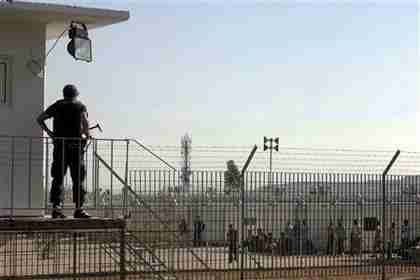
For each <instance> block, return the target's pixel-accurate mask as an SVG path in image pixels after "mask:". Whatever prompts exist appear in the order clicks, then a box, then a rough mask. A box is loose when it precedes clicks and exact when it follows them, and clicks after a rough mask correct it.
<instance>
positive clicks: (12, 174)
mask: <svg viewBox="0 0 420 280" xmlns="http://www.w3.org/2000/svg"><path fill="white" fill-rule="evenodd" d="M15 139H16V138H15V137H14V136H12V138H11V140H12V143H11V145H12V146H11V149H10V154H11V160H10V219H13V213H14V210H15V209H14V208H15V203H14V196H15V141H16V140H15Z"/></svg>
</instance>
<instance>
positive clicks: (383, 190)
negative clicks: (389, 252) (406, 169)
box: [382, 150, 400, 280]
mask: <svg viewBox="0 0 420 280" xmlns="http://www.w3.org/2000/svg"><path fill="white" fill-rule="evenodd" d="M399 155H400V150H397V151H396V152H395V154H394V156H393V157H392V159H391V161H390V162H389V163H388V166H387V167H386V168H385V170H384V172H383V173H382V280H386V276H385V242H386V238H385V235H386V232H387V230H386V184H385V177H386V175H387V174H388V172H389V170H390V169H391V167H392V166H393V165H394V162H395V161H396V160H397V158H398V156H399Z"/></svg>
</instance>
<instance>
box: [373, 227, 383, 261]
mask: <svg viewBox="0 0 420 280" xmlns="http://www.w3.org/2000/svg"><path fill="white" fill-rule="evenodd" d="M381 245H382V229H381V224H380V223H379V222H378V224H377V225H376V229H375V237H374V240H373V254H374V256H375V257H377V254H379V253H380V252H381V247H382V246H381Z"/></svg>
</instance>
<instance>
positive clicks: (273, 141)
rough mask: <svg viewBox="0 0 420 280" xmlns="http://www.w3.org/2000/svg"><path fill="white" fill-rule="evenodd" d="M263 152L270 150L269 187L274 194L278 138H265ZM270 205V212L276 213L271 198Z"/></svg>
mask: <svg viewBox="0 0 420 280" xmlns="http://www.w3.org/2000/svg"><path fill="white" fill-rule="evenodd" d="M267 144H268V145H267ZM273 144H274V145H273ZM263 150H264V151H266V150H270V169H269V170H270V172H269V174H268V176H269V179H268V186H269V189H270V192H272V191H273V150H275V151H277V152H278V151H279V138H278V137H276V138H268V137H266V136H264V147H263ZM269 196H270V197H273V195H272V193H270V194H269ZM269 205H271V206H272V207H269V208H270V210H271V211H270V212H274V209H273V208H274V203H273V201H272V200H271V198H270V203H269ZM270 212H269V213H270ZM273 218H274V214H273ZM268 220H269V221H270V215H268Z"/></svg>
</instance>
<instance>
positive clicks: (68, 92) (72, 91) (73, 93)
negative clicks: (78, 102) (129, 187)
mask: <svg viewBox="0 0 420 280" xmlns="http://www.w3.org/2000/svg"><path fill="white" fill-rule="evenodd" d="M63 96H64V98H75V97H77V96H79V91H78V90H77V88H76V86H74V85H66V86H65V87H64V88H63Z"/></svg>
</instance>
